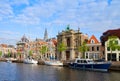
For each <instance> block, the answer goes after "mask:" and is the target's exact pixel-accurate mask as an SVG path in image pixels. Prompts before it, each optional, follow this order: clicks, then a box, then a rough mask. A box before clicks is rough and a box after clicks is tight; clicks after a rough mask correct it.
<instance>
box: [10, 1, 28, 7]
mask: <svg viewBox="0 0 120 81" xmlns="http://www.w3.org/2000/svg"><path fill="white" fill-rule="evenodd" d="M10 4H11V5H18V6H19V5H21V4H25V5H29V0H12V1H10Z"/></svg>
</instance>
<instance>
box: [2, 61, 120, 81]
mask: <svg viewBox="0 0 120 81" xmlns="http://www.w3.org/2000/svg"><path fill="white" fill-rule="evenodd" d="M0 81H120V72H113V71H112V72H94V71H83V70H74V69H69V68H67V67H56V66H46V65H31V64H23V63H6V62H0Z"/></svg>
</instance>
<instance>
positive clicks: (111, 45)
mask: <svg viewBox="0 0 120 81" xmlns="http://www.w3.org/2000/svg"><path fill="white" fill-rule="evenodd" d="M117 38H118V37H117V36H109V37H108V42H107V49H108V50H110V51H111V54H110V60H112V59H113V58H112V52H113V51H115V50H116V49H119V48H120V46H119V44H118V41H117Z"/></svg>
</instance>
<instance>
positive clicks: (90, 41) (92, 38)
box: [88, 35, 100, 44]
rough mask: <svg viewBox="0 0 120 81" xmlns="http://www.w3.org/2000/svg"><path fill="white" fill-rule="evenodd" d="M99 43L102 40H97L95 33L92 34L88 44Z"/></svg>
mask: <svg viewBox="0 0 120 81" xmlns="http://www.w3.org/2000/svg"><path fill="white" fill-rule="evenodd" d="M98 43H100V42H99V41H98V40H97V38H96V37H95V36H94V35H92V36H91V37H90V39H89V40H88V44H98Z"/></svg>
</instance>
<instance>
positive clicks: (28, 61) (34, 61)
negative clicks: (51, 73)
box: [23, 58, 38, 64]
mask: <svg viewBox="0 0 120 81" xmlns="http://www.w3.org/2000/svg"><path fill="white" fill-rule="evenodd" d="M23 62H24V63H25V64H37V63H38V61H36V60H34V59H32V58H26V59H24V61H23Z"/></svg>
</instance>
